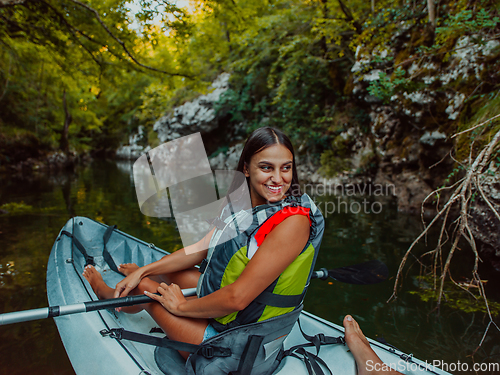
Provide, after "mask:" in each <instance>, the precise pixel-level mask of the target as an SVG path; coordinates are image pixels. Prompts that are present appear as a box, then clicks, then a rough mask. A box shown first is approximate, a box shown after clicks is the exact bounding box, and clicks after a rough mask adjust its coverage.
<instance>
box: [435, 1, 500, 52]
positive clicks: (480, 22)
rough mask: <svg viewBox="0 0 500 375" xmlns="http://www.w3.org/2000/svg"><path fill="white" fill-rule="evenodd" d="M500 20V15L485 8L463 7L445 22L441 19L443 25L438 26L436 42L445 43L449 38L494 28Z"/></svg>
mask: <svg viewBox="0 0 500 375" xmlns="http://www.w3.org/2000/svg"><path fill="white" fill-rule="evenodd" d="M445 17H446V15H445ZM499 22H500V18H499V17H497V16H494V15H492V14H490V13H488V11H487V10H486V9H484V8H483V9H479V11H474V10H472V9H463V10H461V11H460V12H459V13H457V14H450V15H448V19H447V20H446V22H445V23H444V22H443V21H441V24H442V26H439V27H437V28H436V43H437V44H438V45H443V44H445V43H446V41H447V40H448V39H450V38H457V37H459V36H462V35H465V34H466V33H467V34H471V33H477V32H479V31H481V32H485V31H487V30H493V29H495V28H496V27H497V25H498V23H499ZM479 41H481V40H479Z"/></svg>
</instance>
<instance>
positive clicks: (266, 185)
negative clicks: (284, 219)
mask: <svg viewBox="0 0 500 375" xmlns="http://www.w3.org/2000/svg"><path fill="white" fill-rule="evenodd" d="M292 166H293V155H292V153H291V152H290V150H289V149H288V148H286V147H285V146H283V145H280V144H275V145H273V146H270V147H267V148H265V149H264V150H262V151H260V152H257V153H256V154H254V155H253V156H252V158H251V159H250V165H245V167H244V169H243V172H244V173H245V176H246V177H250V197H251V199H252V207H255V206H258V205H260V204H265V203H268V202H278V201H280V200H282V199H283V198H284V197H285V193H286V192H287V191H288V189H289V188H290V185H291V183H292V174H293V172H292Z"/></svg>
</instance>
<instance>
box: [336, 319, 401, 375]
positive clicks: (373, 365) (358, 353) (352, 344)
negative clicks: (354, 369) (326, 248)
mask: <svg viewBox="0 0 500 375" xmlns="http://www.w3.org/2000/svg"><path fill="white" fill-rule="evenodd" d="M344 328H345V342H346V344H347V346H348V347H349V349H350V350H351V353H352V355H353V356H354V359H355V360H356V364H357V366H358V374H359V375H375V374H376V375H396V374H401V373H400V372H397V371H394V370H392V369H390V367H389V366H388V365H385V364H384V363H383V362H382V361H381V360H380V358H379V357H378V356H377V354H376V353H375V352H374V351H373V349H372V348H371V347H370V343H369V342H368V340H367V339H366V337H365V335H364V334H363V331H361V328H359V324H358V322H356V321H355V320H354V319H353V317H352V316H350V315H346V316H345V318H344Z"/></svg>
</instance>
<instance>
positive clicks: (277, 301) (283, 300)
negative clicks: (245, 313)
mask: <svg viewBox="0 0 500 375" xmlns="http://www.w3.org/2000/svg"><path fill="white" fill-rule="evenodd" d="M304 295H305V293H302V294H295V295H291V296H284V295H281V294H275V293H272V292H268V291H263V292H262V293H261V294H260V295H259V296H258V297H257V298H256V299H255V300H254V301H256V302H259V303H262V304H263V305H268V306H274V307H283V308H285V307H296V306H298V305H300V304H301V303H302V300H303V299H304Z"/></svg>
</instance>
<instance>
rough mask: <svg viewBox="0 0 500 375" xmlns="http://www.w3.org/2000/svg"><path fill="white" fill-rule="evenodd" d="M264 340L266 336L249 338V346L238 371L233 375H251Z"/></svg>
mask: <svg viewBox="0 0 500 375" xmlns="http://www.w3.org/2000/svg"><path fill="white" fill-rule="evenodd" d="M263 340H264V336H257V335H251V336H250V337H249V338H248V341H247V345H246V346H245V350H244V351H243V355H242V356H241V359H240V363H239V365H238V371H236V372H233V375H250V373H251V372H252V368H253V364H254V362H255V358H257V354H258V353H259V349H260V347H261V345H262V341H263Z"/></svg>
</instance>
